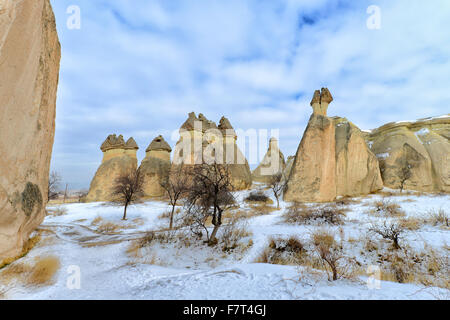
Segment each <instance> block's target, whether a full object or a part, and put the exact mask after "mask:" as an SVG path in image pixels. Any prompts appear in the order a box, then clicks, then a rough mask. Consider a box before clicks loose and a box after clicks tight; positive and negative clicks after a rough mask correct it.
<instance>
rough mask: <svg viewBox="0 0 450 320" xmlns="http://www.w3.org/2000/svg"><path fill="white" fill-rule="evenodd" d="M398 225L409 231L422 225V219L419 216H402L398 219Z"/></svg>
mask: <svg viewBox="0 0 450 320" xmlns="http://www.w3.org/2000/svg"><path fill="white" fill-rule="evenodd" d="M398 223H399V225H400V227H401V228H402V229H406V230H409V231H417V230H419V229H420V228H421V227H422V223H423V221H422V220H421V219H419V218H413V217H410V218H402V219H400V220H399V221H398Z"/></svg>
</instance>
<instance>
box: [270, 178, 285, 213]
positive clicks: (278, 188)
mask: <svg viewBox="0 0 450 320" xmlns="http://www.w3.org/2000/svg"><path fill="white" fill-rule="evenodd" d="M286 183H287V179H285V178H284V177H283V174H281V173H278V174H275V175H273V176H271V177H270V180H269V183H268V187H269V188H270V189H271V190H272V193H273V195H274V197H275V199H276V200H277V209H280V197H281V195H282V194H283V192H284V189H285V188H286Z"/></svg>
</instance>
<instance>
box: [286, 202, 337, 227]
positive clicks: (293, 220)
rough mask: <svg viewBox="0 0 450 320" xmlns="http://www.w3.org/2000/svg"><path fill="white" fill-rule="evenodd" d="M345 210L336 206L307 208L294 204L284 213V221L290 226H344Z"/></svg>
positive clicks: (327, 205)
mask: <svg viewBox="0 0 450 320" xmlns="http://www.w3.org/2000/svg"><path fill="white" fill-rule="evenodd" d="M344 217H345V209H344V208H342V207H338V206H337V205H335V204H326V205H318V206H314V207H313V206H307V205H304V204H301V203H295V202H294V203H293V204H292V205H291V206H290V207H289V208H288V210H287V211H286V212H285V213H284V215H283V219H284V221H285V222H286V223H290V224H313V223H328V224H331V225H340V224H343V222H344V219H343V218H344Z"/></svg>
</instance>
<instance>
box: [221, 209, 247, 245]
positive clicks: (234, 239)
mask: <svg viewBox="0 0 450 320" xmlns="http://www.w3.org/2000/svg"><path fill="white" fill-rule="evenodd" d="M250 235H251V232H249V231H248V223H247V222H246V221H243V220H242V219H239V218H238V217H232V218H231V219H229V221H228V223H227V224H225V225H224V226H223V227H222V233H221V237H220V239H221V241H222V245H223V246H222V250H223V251H230V250H233V249H235V248H236V247H237V246H238V244H239V241H241V240H242V239H243V238H246V237H248V236H250Z"/></svg>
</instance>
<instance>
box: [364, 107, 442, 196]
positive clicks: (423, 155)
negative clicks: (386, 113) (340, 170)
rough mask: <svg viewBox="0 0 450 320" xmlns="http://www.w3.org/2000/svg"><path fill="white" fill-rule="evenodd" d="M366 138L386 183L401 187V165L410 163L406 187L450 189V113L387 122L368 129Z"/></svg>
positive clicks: (412, 188)
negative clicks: (419, 118)
mask: <svg viewBox="0 0 450 320" xmlns="http://www.w3.org/2000/svg"><path fill="white" fill-rule="evenodd" d="M366 141H367V143H368V145H369V146H370V148H371V150H372V151H373V152H374V153H375V155H376V156H377V157H378V161H379V163H380V168H381V174H382V178H383V182H384V185H385V186H386V187H389V188H399V187H400V184H401V178H402V176H403V174H402V169H403V168H405V167H409V168H410V169H409V170H410V173H411V177H410V178H409V179H407V180H406V182H405V184H404V188H405V189H409V190H416V191H425V192H450V115H447V116H442V117H437V118H427V119H421V120H418V121H414V122H397V123H388V124H386V125H383V126H381V127H379V128H377V129H375V130H372V131H371V132H370V133H368V134H367V135H366Z"/></svg>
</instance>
